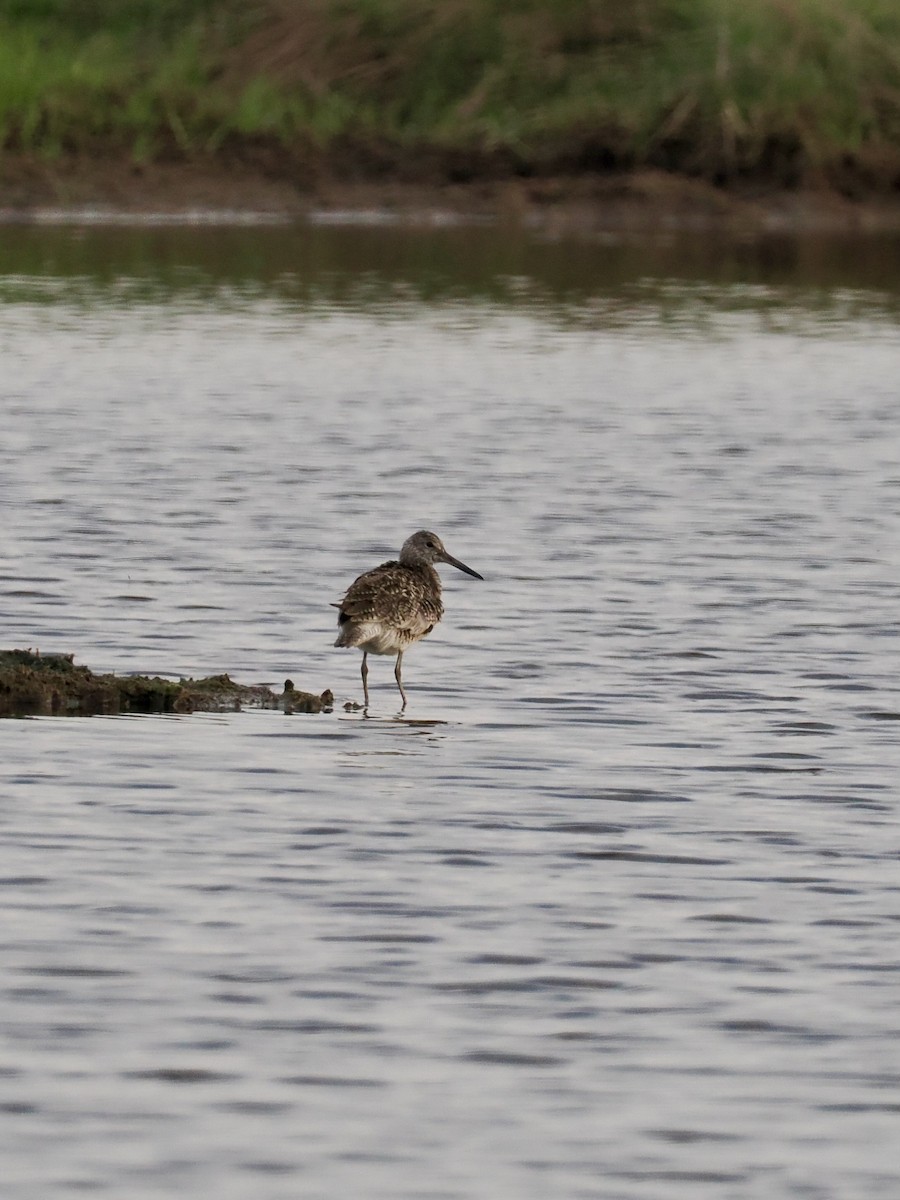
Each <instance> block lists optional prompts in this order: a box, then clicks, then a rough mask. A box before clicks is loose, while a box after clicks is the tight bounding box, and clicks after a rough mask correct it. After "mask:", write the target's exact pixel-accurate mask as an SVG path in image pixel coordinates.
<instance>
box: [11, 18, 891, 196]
mask: <svg viewBox="0 0 900 1200" xmlns="http://www.w3.org/2000/svg"><path fill="white" fill-rule="evenodd" d="M0 148H2V151H3V152H4V153H6V154H9V153H17V154H23V153H24V154H27V155H38V156H42V157H45V158H47V159H53V158H58V157H60V156H64V155H71V154H78V155H95V156H96V155H103V156H110V155H119V156H123V155H124V156H127V157H129V158H131V159H133V160H135V161H138V162H142V161H150V160H165V159H172V158H193V157H207V158H208V157H210V156H212V157H216V156H223V155H228V154H230V155H234V154H244V153H256V154H258V153H260V152H264V153H265V154H266V155H267V156H268V159H267V161H269V162H270V163H276V164H277V162H278V161H279V160H280V159H283V161H284V162H285V163H286V164H290V163H294V164H296V163H297V162H301V161H304V160H310V159H314V158H315V159H318V160H321V161H325V162H328V163H330V164H331V165H332V166H333V167H334V168H335V169H336V170H338V171H340V170H345V171H347V170H353V171H357V172H362V173H365V172H369V173H372V174H382V175H383V174H386V173H387V174H391V173H393V174H399V175H400V176H405V177H416V176H422V175H425V174H428V175H429V176H430V177H432V178H446V179H465V178H478V177H484V176H491V175H493V176H497V175H516V174H518V175H541V174H551V173H578V172H584V171H598V170H627V169H633V168H641V167H656V168H663V169H665V170H669V171H674V172H678V173H681V174H687V175H692V176H697V177H702V178H705V179H709V180H712V181H713V182H716V183H720V184H731V183H736V182H740V181H756V180H758V181H761V182H765V183H769V184H775V185H777V186H789V187H790V186H798V185H816V184H825V185H829V186H837V187H839V188H841V189H843V190H845V191H851V192H852V191H854V190H862V191H868V192H871V191H873V190H876V191H877V190H881V191H896V190H898V189H900V0H545V2H543V3H538V2H536V0H0Z"/></svg>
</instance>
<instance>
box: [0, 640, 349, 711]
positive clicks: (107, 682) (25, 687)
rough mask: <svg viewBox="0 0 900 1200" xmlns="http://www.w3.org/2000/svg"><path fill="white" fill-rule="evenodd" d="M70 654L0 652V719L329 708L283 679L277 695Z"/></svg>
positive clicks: (325, 699)
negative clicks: (107, 669)
mask: <svg viewBox="0 0 900 1200" xmlns="http://www.w3.org/2000/svg"><path fill="white" fill-rule="evenodd" d="M74 658H75V656H74V655H72V654H45V655H41V654H40V653H37V652H34V651H32V650H2V651H0V717H23V716H81V717H84V716H95V715H100V714H105V715H112V714H117V713H192V712H234V711H237V710H239V709H242V708H272V709H283V710H284V711H285V712H286V713H294V712H298V713H301V712H302V713H318V712H327V711H330V709H331V707H332V703H333V697H332V694H331V692H330V691H324V692H323V693H322V694H321V695H319V696H316V695H313V693H311V692H303V691H300V690H299V689H297V688H295V687H294V685H293V683H292V682H291V680H289V679H288V680H286V681H285V685H284V693H283V694H281V695H279V694H277V693H275V692H273V691H272V690H271V689H270V688H268V687H265V686H248V685H245V684H241V683H235V681H234V680H233V679H231V678H230V677H229V676H228V675H212V676H209V677H208V678H206V679H179V680H177V681H175V680H171V679H161V678H160V677H159V676H147V675H95V674H94V672H93V671H91V670H90V668H89V667H86V666H82V665H80V664H77V663H76V662H75V661H74Z"/></svg>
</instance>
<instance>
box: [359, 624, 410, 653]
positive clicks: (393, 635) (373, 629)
mask: <svg viewBox="0 0 900 1200" xmlns="http://www.w3.org/2000/svg"><path fill="white" fill-rule="evenodd" d="M414 641H416V639H415V638H414V637H412V636H411V635H410V634H409V632H408V631H406V630H402V629H391V628H390V626H385V625H379V624H377V623H376V622H372V623H371V624H368V625H363V626H361V627H360V628H359V629H358V631H357V634H356V636H355V637H354V639H353V643H354V645H356V646H358V647H359V649H360V650H365V651H366V653H367V654H399V653H400V651H401V650H405V649H406V647H407V646H409V645H411V644H412V643H413V642H414Z"/></svg>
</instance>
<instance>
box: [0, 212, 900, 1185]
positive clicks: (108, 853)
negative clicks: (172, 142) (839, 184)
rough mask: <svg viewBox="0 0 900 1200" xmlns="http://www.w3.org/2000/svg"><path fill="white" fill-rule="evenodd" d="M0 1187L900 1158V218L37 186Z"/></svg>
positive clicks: (6, 783) (15, 638)
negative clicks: (375, 593) (623, 217)
mask: <svg viewBox="0 0 900 1200" xmlns="http://www.w3.org/2000/svg"><path fill="white" fill-rule="evenodd" d="M0 249H2V254H3V259H2V261H3V271H4V274H3V276H2V278H0V298H2V314H3V321H2V323H0V356H2V363H3V375H2V397H3V414H4V424H3V437H2V439H0V506H2V516H3V520H2V522H0V612H2V617H3V628H4V630H5V633H4V635H3V643H4V644H7V645H13V644H15V645H22V646H38V647H40V648H41V649H43V650H46V651H55V650H60V651H74V652H75V653H76V655H77V657H78V658H79V660H81V661H85V662H88V663H89V664H90V665H91V666H93V667H94V668H95V669H98V670H118V671H127V670H139V671H151V672H157V671H158V672H162V673H167V674H171V675H176V676H177V675H179V674H185V675H188V674H193V675H199V674H210V673H214V672H218V671H222V670H228V671H231V672H233V673H234V674H235V675H236V676H237V677H238V678H240V679H241V680H242V681H245V682H249V683H254V682H266V683H270V684H280V682H281V681H282V680H283V679H284V678H285V677H286V676H288V675H290V676H291V677H292V678H293V679H294V680H295V681H296V682H297V684H298V686H300V687H309V688H311V689H313V690H316V691H321V690H322V689H323V688H324V687H325V686H331V687H332V688H333V689H334V691H335V693H336V695H337V696H338V697H339V698H340V700H343V699H345V698H350V697H354V696H356V695H357V694H358V691H359V676H358V662H357V661H356V659H355V658H354V657H352V656H346V655H342V654H340V653H339V652H337V651H335V650H333V649H331V641H332V640H333V636H334V635H333V618H334V611H333V609H331V608H330V607H329V602H330V601H331V600H332V599H334V598H335V597H336V596H339V595H340V594H341V591H342V589H343V587H344V586H345V585H346V583H347V582H348V581H349V580H350V578H352V576H353V574H354V573H356V571H358V570H360V569H362V568H363V567H365V566H367V565H369V564H371V563H374V562H377V561H379V560H380V559H381V558H384V557H387V556H389V555H392V554H394V553H396V550H397V548H398V544H399V541H400V540H401V539H402V538H403V537H404V536H405V535H406V534H407V533H408V532H410V531H411V530H412V529H414V528H416V527H418V526H420V525H426V526H434V527H435V528H436V529H437V530H438V531H439V532H440V533H441V534H443V535H444V536H445V539H446V541H447V544H448V547H449V549H450V550H451V552H452V553H455V554H458V555H459V556H460V557H461V558H463V560H464V561H466V562H469V563H471V565H472V566H473V567H475V568H476V569H477V570H479V571H481V572H482V573H483V574H484V575H485V581H484V582H483V583H478V582H477V581H473V580H470V579H467V578H464V577H462V576H459V577H456V578H450V579H447V580H446V593H445V600H446V607H447V618H446V622H445V625H443V626H441V627H440V629H439V630H438V631H436V633H435V635H434V636H433V638H432V639H430V640H429V642H428V643H427V644H424V645H422V646H421V647H418V648H416V649H415V650H414V651H412V652H411V653H410V654H409V656H408V659H407V661H406V663H405V668H404V679H405V682H406V684H407V687H408V689H409V692H410V708H409V710H408V713H407V719H406V720H403V721H400V720H397V719H396V711H395V691H394V687H393V679H392V676H391V671H390V663H389V662H387V661H386V660H380V661H378V662H376V663H374V664H373V665H372V673H371V675H370V686H371V687H372V691H373V701H374V704H373V711H374V716H373V719H370V720H362V719H361V718H360V717H359V716H358V715H355V714H346V713H344V712H343V711H342V710H341V709H340V708H339V709H338V711H337V712H336V713H334V714H332V715H328V716H325V715H322V716H317V717H307V716H295V717H291V718H285V717H284V716H281V715H279V714H275V713H256V714H253V713H246V714H229V715H226V716H216V717H212V716H209V717H203V716H197V717H193V718H189V719H179V718H170V719H151V718H141V719H118V720H106V719H93V720H40V721H24V722H4V723H2V725H0V780H2V791H0V838H2V844H3V847H4V850H3V858H2V868H0V904H2V912H3V921H2V925H0V928H2V934H0V946H2V962H3V968H4V969H3V975H2V981H0V1013H2V1016H0V1034H2V1042H0V1108H2V1113H3V1123H2V1124H3V1132H2V1134H0V1136H2V1137H3V1138H4V1140H5V1148H4V1151H3V1156H2V1178H3V1187H2V1189H0V1190H2V1194H3V1197H4V1200H7V1197H9V1198H10V1200H26V1198H27V1200H31V1198H32V1197H38V1196H39V1197H41V1200H45V1198H52V1200H56V1197H65V1196H70V1195H73V1194H76V1193H82V1194H83V1193H85V1192H89V1193H95V1194H97V1195H103V1194H108V1195H115V1196H119V1195H122V1196H124V1195H127V1196H129V1197H135V1198H138V1200H142V1198H143V1197H148V1198H149V1197H159V1196H173V1195H177V1196H207V1195H210V1196H212V1195H214V1196H217V1197H220V1198H221V1200H231V1198H235V1200H236V1198H237V1197H243V1196H246V1195H253V1196H254V1197H264V1198H266V1200H269V1198H273V1200H275V1198H277V1200H281V1198H282V1197H283V1198H285V1200H288V1198H291V1200H295V1198H296V1197H298V1196H303V1197H304V1198H306V1197H311V1198H315V1200H332V1198H333V1197H335V1196H354V1197H366V1198H369V1197H372V1198H375V1197H378V1198H381V1197H383V1198H384V1200H398V1198H401V1197H408V1198H410V1200H412V1198H413V1197H415V1198H416V1200H419V1198H424V1197H435V1198H436V1197H448V1198H449V1197H452V1198H454V1200H464V1198H465V1200H469V1198H471V1197H479V1198H481V1197H484V1198H485V1200H488V1198H491V1200H494V1198H509V1200H520V1198H522V1197H536V1198H538V1197H540V1198H543V1197H549V1196H552V1197H565V1198H568V1197H573V1198H574V1197H587V1196H590V1197H595V1196H596V1197H600V1196H602V1197H604V1200H619V1198H620V1197H621V1198H622V1200H658V1198H660V1197H665V1198H666V1200H670V1198H671V1200H682V1198H683V1200H696V1198H697V1197H698V1196H715V1197H717V1198H719V1197H722V1198H728V1200H745V1198H746V1200H752V1198H756V1197H759V1198H763V1197H765V1198H766V1200H771V1198H778V1197H801V1196H802V1197H810V1198H822V1200H825V1198H828V1200H831V1198H832V1197H836V1196H837V1197H848V1198H850V1197H853V1198H855V1197H866V1198H868V1197H876V1198H884V1200H894V1197H895V1196H896V1195H897V1194H898V1188H900V1169H898V1165H897V1156H896V1145H897V1138H898V1132H900V1130H898V1121H900V1059H898V1055H897V1050H896V1046H897V1044H898V1041H897V1037H898V1017H897V1014H898V1012H900V958H898V954H897V951H896V942H897V930H898V921H900V884H898V874H897V861H898V850H900V822H898V785H897V778H898V767H900V752H898V741H897V739H898V731H900V723H898V722H900V683H898V673H897V666H898V662H900V658H898V654H897V649H898V646H897V642H898V635H900V620H898V615H897V614H898V611H900V439H898V436H897V428H898V416H900V411H898V409H900V397H898V392H897V383H896V380H897V362H898V352H897V346H898V339H897V294H898V283H897V279H898V276H897V273H896V270H895V257H894V256H895V254H896V249H897V247H896V243H892V242H891V241H890V240H882V241H880V242H876V241H874V240H873V241H866V240H861V241H859V242H858V243H856V244H855V246H851V245H850V244H847V243H837V242H832V243H823V242H797V243H793V244H790V243H778V242H774V241H773V242H769V243H765V244H763V243H754V244H750V243H747V244H744V245H729V244H716V243H715V242H713V241H709V240H706V239H689V240H682V241H679V242H666V241H659V242H656V241H654V242H653V244H650V245H641V244H638V243H628V242H621V243H615V244H599V243H598V244H587V243H575V242H571V241H568V242H567V241H558V242H548V241H538V240H531V239H529V238H527V237H525V236H523V235H520V234H504V233H502V232H498V231H497V230H487V229H480V228H475V229H470V230H461V229H451V230H444V231H438V232H431V233H426V232H418V233H415V232H410V231H403V230H399V229H390V228H388V229H370V230H337V229H319V230H315V231H312V232H309V231H306V232H304V231H300V230H277V229H260V230H248V229H244V230H232V231H226V230H209V229H191V230H163V229H156V230H153V229H144V230H137V231H129V230H124V229H122V230H107V231H104V230H99V229H93V230H87V231H79V230H73V229H61V230H52V229H42V230H37V229H27V228H26V229H16V230H10V229H5V230H0Z"/></svg>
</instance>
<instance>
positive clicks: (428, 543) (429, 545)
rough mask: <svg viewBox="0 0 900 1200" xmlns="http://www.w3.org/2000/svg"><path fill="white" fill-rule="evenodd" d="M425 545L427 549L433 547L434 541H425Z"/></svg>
mask: <svg viewBox="0 0 900 1200" xmlns="http://www.w3.org/2000/svg"><path fill="white" fill-rule="evenodd" d="M425 545H426V546H427V547H428V549H429V550H433V549H434V542H426V543H425Z"/></svg>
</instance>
